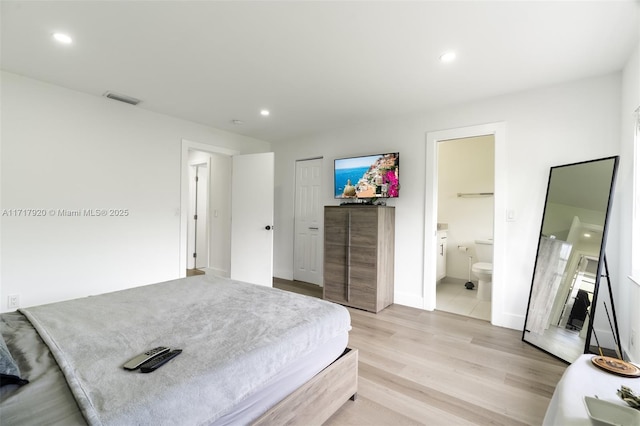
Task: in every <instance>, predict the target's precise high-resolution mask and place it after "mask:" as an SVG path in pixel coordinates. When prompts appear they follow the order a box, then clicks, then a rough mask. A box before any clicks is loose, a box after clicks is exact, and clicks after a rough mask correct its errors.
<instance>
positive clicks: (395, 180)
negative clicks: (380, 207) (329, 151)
mask: <svg viewBox="0 0 640 426" xmlns="http://www.w3.org/2000/svg"><path fill="white" fill-rule="evenodd" d="M399 169H400V153H398V152H392V153H387V154H375V155H364V156H360V157H349V158H337V159H336V160H335V162H334V168H333V170H334V174H333V187H334V197H335V198H340V199H372V198H396V197H397V196H398V195H399V190H400V181H399V177H400V175H399Z"/></svg>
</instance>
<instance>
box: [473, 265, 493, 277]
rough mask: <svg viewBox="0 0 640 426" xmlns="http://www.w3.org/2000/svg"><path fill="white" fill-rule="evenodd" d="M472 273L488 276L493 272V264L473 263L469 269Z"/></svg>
mask: <svg viewBox="0 0 640 426" xmlns="http://www.w3.org/2000/svg"><path fill="white" fill-rule="evenodd" d="M471 270H472V271H476V272H483V273H485V274H490V273H492V272H493V264H492V263H488V262H478V263H474V264H473V266H472V267H471Z"/></svg>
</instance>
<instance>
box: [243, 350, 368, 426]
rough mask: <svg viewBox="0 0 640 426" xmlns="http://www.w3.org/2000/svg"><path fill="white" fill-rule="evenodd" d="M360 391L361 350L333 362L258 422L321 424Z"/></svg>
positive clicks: (345, 353) (346, 351)
mask: <svg viewBox="0 0 640 426" xmlns="http://www.w3.org/2000/svg"><path fill="white" fill-rule="evenodd" d="M357 391H358V350H357V349H350V348H347V349H345V351H344V353H343V354H342V355H341V356H340V358H338V359H337V360H335V361H334V362H333V363H332V364H331V365H329V366H328V367H327V368H325V369H324V370H322V371H321V372H320V373H318V374H316V375H315V376H314V377H313V378H311V380H309V381H308V382H307V383H305V384H304V385H302V386H301V387H299V388H298V389H296V390H295V391H294V392H293V393H292V394H290V395H289V396H287V397H286V398H285V399H283V400H282V401H280V402H279V403H278V404H276V405H275V406H274V407H272V408H271V409H270V410H269V411H267V412H266V413H264V414H263V415H262V416H261V417H260V418H258V419H257V420H256V421H255V422H254V423H253V424H254V425H305V426H307V425H308V426H311V425H321V424H322V423H324V422H325V421H327V419H329V417H331V416H332V415H333V414H334V413H335V412H336V411H338V409H339V408H340V407H341V406H342V405H343V404H344V403H345V402H346V401H347V400H348V399H351V400H355V399H356V394H357Z"/></svg>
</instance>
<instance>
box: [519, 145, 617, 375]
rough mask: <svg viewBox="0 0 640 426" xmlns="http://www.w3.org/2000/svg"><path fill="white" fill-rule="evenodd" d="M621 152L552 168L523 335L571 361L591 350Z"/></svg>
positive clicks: (537, 344)
mask: <svg viewBox="0 0 640 426" xmlns="http://www.w3.org/2000/svg"><path fill="white" fill-rule="evenodd" d="M617 169H618V157H617V156H615V157H608V158H601V159H597V160H592V161H584V162H580V163H573V164H565V165H561V166H556V167H551V170H550V172H549V183H548V186H547V195H546V199H545V204H544V210H543V215H542V225H541V227H540V236H539V240H538V249H537V251H536V259H535V266H534V272H533V279H532V284H531V291H530V294H529V303H528V305H527V314H526V317H525V327H524V331H523V334H522V340H524V341H525V342H527V343H529V344H531V345H533V346H536V347H538V348H539V349H542V350H543V351H545V352H547V353H549V354H551V355H553V356H555V357H557V358H559V359H561V360H563V361H565V362H568V363H571V362H573V361H575V360H576V359H577V358H578V357H579V356H580V355H581V354H583V353H588V352H589V347H590V344H591V334H592V326H593V318H595V307H596V304H597V298H598V290H599V287H600V278H601V276H602V273H603V272H604V249H605V245H606V239H607V225H608V219H609V212H610V209H611V202H612V195H613V188H614V183H615V178H616V172H617Z"/></svg>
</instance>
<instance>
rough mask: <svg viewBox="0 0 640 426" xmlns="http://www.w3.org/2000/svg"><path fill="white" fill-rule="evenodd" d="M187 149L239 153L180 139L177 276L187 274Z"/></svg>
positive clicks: (229, 153)
mask: <svg viewBox="0 0 640 426" xmlns="http://www.w3.org/2000/svg"><path fill="white" fill-rule="evenodd" d="M189 151H202V152H207V153H210V154H221V155H227V156H229V157H232V156H234V155H238V154H240V151H238V150H235V149H229V148H224V147H221V146H215V145H208V144H205V143H200V142H194V141H190V140H187V139H182V141H181V147H180V208H179V210H178V211H177V212H176V215H178V214H179V216H180V239H179V244H180V245H179V250H178V251H179V253H178V256H179V261H178V268H179V269H178V277H179V278H184V277H186V276H187V228H188V227H187V222H188V216H189V214H188V212H189Z"/></svg>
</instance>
